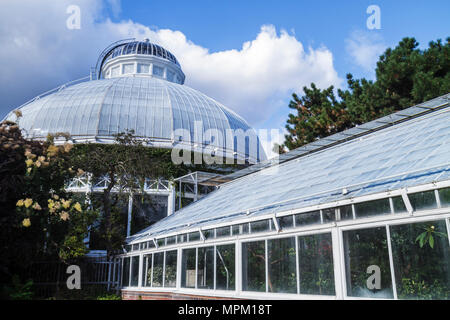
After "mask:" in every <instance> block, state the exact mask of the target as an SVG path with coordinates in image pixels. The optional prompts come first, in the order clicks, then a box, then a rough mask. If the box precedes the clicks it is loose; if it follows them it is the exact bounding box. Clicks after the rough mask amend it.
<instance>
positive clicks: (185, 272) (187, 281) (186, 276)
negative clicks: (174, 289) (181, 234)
mask: <svg viewBox="0 0 450 320" xmlns="http://www.w3.org/2000/svg"><path fill="white" fill-rule="evenodd" d="M196 252H197V249H184V250H183V251H182V255H181V287H183V288H195V272H196V269H195V264H196V261H195V260H196Z"/></svg>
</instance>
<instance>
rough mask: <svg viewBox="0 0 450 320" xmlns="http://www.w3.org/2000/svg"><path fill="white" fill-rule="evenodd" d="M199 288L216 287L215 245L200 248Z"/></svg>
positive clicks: (198, 265) (198, 266)
mask: <svg viewBox="0 0 450 320" xmlns="http://www.w3.org/2000/svg"><path fill="white" fill-rule="evenodd" d="M197 273H198V277H197V288H199V289H214V247H206V248H198V264H197Z"/></svg>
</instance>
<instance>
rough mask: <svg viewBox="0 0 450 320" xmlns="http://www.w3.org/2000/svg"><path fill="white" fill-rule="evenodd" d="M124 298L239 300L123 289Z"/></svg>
mask: <svg viewBox="0 0 450 320" xmlns="http://www.w3.org/2000/svg"><path fill="white" fill-rule="evenodd" d="M122 299H123V300H238V299H233V298H225V297H211V296H199V295H191V294H181V293H176V292H142V291H122Z"/></svg>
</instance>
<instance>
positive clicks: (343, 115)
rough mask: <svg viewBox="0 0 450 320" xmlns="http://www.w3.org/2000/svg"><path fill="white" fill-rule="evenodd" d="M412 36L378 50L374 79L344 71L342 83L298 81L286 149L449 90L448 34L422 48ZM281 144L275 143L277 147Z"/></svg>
mask: <svg viewBox="0 0 450 320" xmlns="http://www.w3.org/2000/svg"><path fill="white" fill-rule="evenodd" d="M418 46H419V43H418V42H417V41H416V40H415V39H414V38H404V39H403V40H402V41H400V42H399V44H398V45H397V46H396V47H395V48H394V49H391V48H388V49H387V50H386V51H385V52H384V53H383V55H381V56H380V58H379V61H378V62H377V67H376V69H375V74H376V79H375V81H369V80H366V79H364V78H362V79H354V78H353V75H351V74H347V84H348V89H346V90H338V91H337V93H338V98H336V97H335V94H334V92H333V87H329V88H327V89H318V88H317V87H316V85H315V84H314V83H312V84H311V88H307V87H304V88H303V91H304V95H303V96H301V97H299V96H298V95H297V94H295V93H294V94H293V95H292V97H293V99H292V100H291V102H290V103H289V107H290V108H291V109H294V110H295V111H296V113H295V114H289V118H288V120H287V125H286V129H287V131H288V134H287V135H286V137H285V138H286V139H285V142H284V145H283V146H285V147H287V148H288V149H290V150H292V149H294V148H297V147H300V146H302V145H305V144H307V143H310V142H312V141H314V140H316V139H319V138H324V137H326V136H328V135H331V134H334V133H336V132H340V131H342V130H345V129H347V128H350V127H353V126H355V125H358V124H362V123H365V122H368V121H371V120H374V119H377V118H379V117H382V116H384V115H387V114H390V113H392V112H395V111H399V110H403V109H405V108H408V107H410V106H413V105H415V104H418V103H421V102H424V101H427V100H430V99H433V98H435V97H438V96H441V95H444V94H447V93H449V92H450V58H449V54H450V38H447V41H446V43H445V44H443V43H442V41H441V40H437V41H436V42H433V41H432V42H430V43H429V47H428V48H427V49H425V50H420V49H419V48H418ZM283 146H281V147H280V150H282V149H283V148H282V147H283Z"/></svg>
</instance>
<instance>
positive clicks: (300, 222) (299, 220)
mask: <svg viewBox="0 0 450 320" xmlns="http://www.w3.org/2000/svg"><path fill="white" fill-rule="evenodd" d="M316 223H317V224H318V223H320V211H312V212H305V213H300V214H296V215H295V226H296V227H302V226H307V225H310V224H316Z"/></svg>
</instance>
